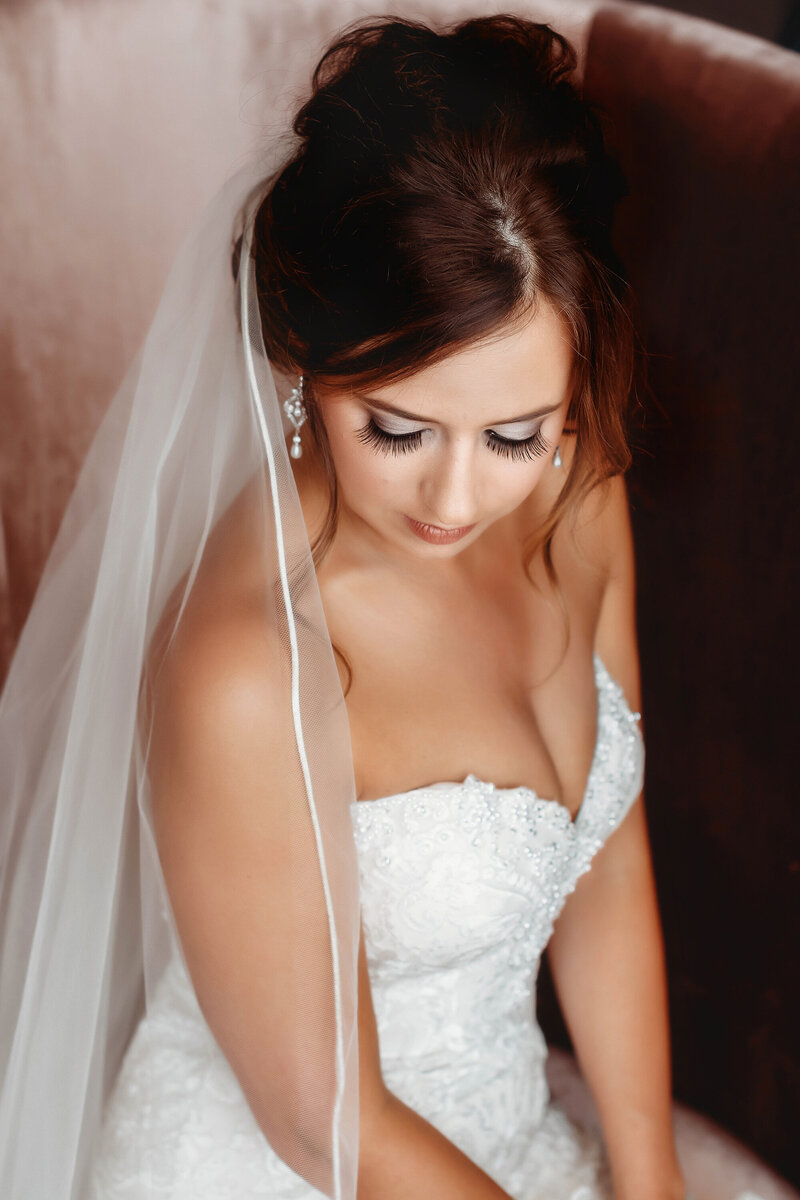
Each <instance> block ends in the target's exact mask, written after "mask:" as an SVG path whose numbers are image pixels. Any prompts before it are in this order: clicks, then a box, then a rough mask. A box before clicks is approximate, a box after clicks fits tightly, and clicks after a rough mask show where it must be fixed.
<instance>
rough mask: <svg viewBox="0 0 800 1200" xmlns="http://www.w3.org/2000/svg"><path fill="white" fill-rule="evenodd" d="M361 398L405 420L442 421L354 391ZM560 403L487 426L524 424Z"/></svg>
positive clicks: (553, 408) (490, 423)
mask: <svg viewBox="0 0 800 1200" xmlns="http://www.w3.org/2000/svg"><path fill="white" fill-rule="evenodd" d="M353 395H354V396H357V397H358V399H359V400H363V401H364V402H365V404H369V405H370V406H371V407H372V408H377V409H380V411H381V412H387V413H391V414H392V416H394V417H402V418H403V420H405V421H414V422H416V423H417V424H418V425H438V424H439V423H440V422H438V421H434V420H433V419H432V418H430V417H421V416H419V414H418V413H410V412H405V410H404V409H402V408H395V406H394V405H393V404H387V403H386V402H385V401H384V400H376V399H375V397H374V396H366V395H365V394H364V393H363V392H353ZM560 407H561V405H560V404H551V405H550V406H549V407H548V408H537V409H536V410H535V411H534V412H529V413H525V414H524V415H523V416H521V417H506V418H505V419H504V420H502V421H490V422H489V423H488V424H487V425H486V426H485V428H486V429H494V427H495V426H496V425H524V424H525V423H526V421H534V420H535V419H536V418H537V417H545V416H547V414H548V413H551V412H555V411H556V409H557V408H560Z"/></svg>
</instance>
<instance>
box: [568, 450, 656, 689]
mask: <svg viewBox="0 0 800 1200" xmlns="http://www.w3.org/2000/svg"><path fill="white" fill-rule="evenodd" d="M565 441H566V443H567V446H566V454H565V453H564V448H563V447H562V458H563V459H564V466H565V467H566V468H567V469H569V464H570V462H571V456H572V452H573V450H574V438H567V439H565ZM564 525H565V529H564V532H563V535H562V536H563V537H564V538H565V539H566V540H567V542H568V545H569V547H570V552H571V553H572V554H574V555H575V561H576V562H580V563H581V564H584V565H586V566H588V568H589V570H590V571H591V573H592V575H593V576H594V577H595V578H599V603H598V606H597V616H596V623H595V626H594V650H595V652H596V653H597V654H598V655H599V657H600V659H601V660H602V662H603V663H604V665H605V666H606V668H607V670H608V671H609V673H610V674H611V676H612V677H613V678H614V679H615V680H616V681H617V682H618V683H619V684H620V686H621V687H622V690H623V692H624V694H625V697H626V699H627V701H628V704H629V705H630V707H631V708H633V709H637V710H638V709H639V708H640V707H641V692H640V679H639V655H638V645H637V635H636V565H635V557H634V544H633V532H632V527H631V516H630V503H629V499H628V489H627V485H626V483H625V478H624V476H622V475H614V476H611V477H610V478H608V479H605V480H603V482H602V483H600V484H598V485H597V486H596V487H594V488H592V490H591V491H590V492H588V493H587V494H586V496H584V497H583V498H582V499H581V501H580V503H579V504H578V506H577V508H576V510H575V512H574V513H573V514H572V515H571V516H569V517H568V518H567V519H566V520H565V522H564Z"/></svg>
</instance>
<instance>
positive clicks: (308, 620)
mask: <svg viewBox="0 0 800 1200" xmlns="http://www.w3.org/2000/svg"><path fill="white" fill-rule="evenodd" d="M266 183H267V173H266V172H265V170H264V168H263V164H262V165H261V168H260V169H259V166H258V165H257V164H251V165H250V166H248V167H246V168H245V169H244V170H242V171H240V172H239V173H238V174H237V175H235V176H234V177H233V178H232V179H231V180H230V181H229V182H228V183H227V184H226V185H225V186H224V187H223V188H222V190H221V191H220V192H219V194H218V195H217V197H216V198H215V199H214V201H213V202H212V204H211V205H210V207H209V208H208V210H207V211H206V213H205V215H204V217H203V219H202V220H201V222H200V223H199V225H198V227H197V228H196V229H195V230H194V231H193V232H192V233H191V234H190V235H189V236H188V237H187V239H186V241H185V242H184V244H183V246H182V248H181V250H180V252H179V254H178V257H177V259H176V262H175V264H174V266H173V269H172V271H171V274H170V276H169V279H168V281H167V284H166V288H165V291H164V294H163V298H162V300H161V303H160V306H159V308H158V311H157V313H156V316H155V318H154V321H153V323H152V326H151V328H150V331H149V333H148V335H147V338H146V340H145V342H144V345H143V347H142V349H141V351H140V353H139V355H138V356H137V358H136V360H135V362H134V363H133V365H132V366H131V368H130V370H129V372H128V374H127V377H126V378H125V380H124V382H123V384H122V386H121V387H120V389H119V391H118V392H117V394H116V396H115V397H114V399H113V401H112V403H111V405H110V407H109V408H108V411H107V413H106V415H105V417H104V419H103V421H102V423H101V425H100V427H99V429H98V432H97V434H96V436H95V438H94V441H93V443H92V446H91V448H90V451H89V454H88V456H87V458H86V461H85V464H84V466H83V469H82V472H81V474H80V477H79V480H78V483H77V486H76V488H75V491H74V493H73V495H72V498H71V500H70V503H69V505H68V508H67V510H66V513H65V516H64V518H63V521H62V524H61V527H60V529H59V533H58V536H57V538H56V541H55V544H54V546H53V548H52V551H51V554H50V557H49V559H48V561H47V564H46V567H45V571H44V574H43V577H42V580H41V583H40V586H39V589H38V591H37V594H36V597H35V600H34V603H33V607H32V609H31V612H30V614H29V617H28V620H27V623H26V625H25V627H24V629H23V632H22V636H21V638H20V641H19V644H18V646H17V649H16V653H15V656H14V658H13V660H12V664H11V669H10V673H9V676H8V678H7V681H6V684H5V688H4V691H3V693H2V697H0V790H1V791H2V812H1V813H0V871H1V878H2V884H1V888H0V1071H2V1093H1V1094H0V1194H2V1196H3V1197H4V1200H80V1198H81V1197H83V1195H84V1190H85V1188H86V1185H87V1173H88V1168H89V1163H90V1160H91V1156H92V1149H93V1146H94V1144H95V1139H96V1137H97V1135H98V1131H99V1129H100V1127H101V1122H102V1117H103V1106H104V1103H105V1102H106V1100H107V1098H108V1097H109V1095H110V1093H111V1090H112V1088H113V1085H114V1081H115V1078H116V1076H117V1073H118V1070H119V1067H120V1063H121V1060H122V1057H123V1055H124V1053H125V1050H126V1047H127V1046H128V1044H129V1042H130V1039H131V1036H132V1034H133V1032H134V1030H135V1029H136V1027H137V1023H138V1022H139V1020H140V1018H141V1017H142V1016H143V1015H144V1014H145V1013H146V1012H147V1010H148V1007H149V1006H150V1005H151V1004H152V1001H153V997H154V995H155V994H156V992H157V989H158V986H159V981H160V980H161V978H162V975H163V972H164V969H165V965H166V964H167V962H168V961H169V960H170V957H171V956H173V955H175V954H178V955H180V956H181V957H183V949H182V945H181V942H180V941H179V938H178V934H177V926H176V923H175V919H174V915H173V912H172V908H171V906H170V902H169V897H168V893H167V889H166V886H165V876H164V873H163V871H162V868H161V863H160V859H159V854H158V851H157V847H156V840H155V836H154V828H153V820H152V807H151V798H152V797H151V790H150V783H149V780H148V770H147V767H148V752H149V748H150V734H151V726H150V725H149V724H148V721H149V717H148V712H149V708H148V705H147V703H146V698H147V692H148V686H149V684H148V681H149V680H152V678H153V677H154V675H156V674H157V672H158V671H159V670H161V669H162V668H163V665H164V663H165V662H166V661H167V659H168V656H169V654H170V653H171V648H172V647H173V646H175V645H177V644H178V643H179V642H180V637H181V631H182V627H183V624H184V622H185V621H186V619H187V616H188V614H190V613H191V611H192V605H193V598H194V597H195V596H196V595H198V594H200V593H201V591H202V589H204V588H205V589H206V594H208V589H210V588H212V587H213V589H214V592H213V603H214V605H215V606H216V608H215V612H216V614H218V619H219V620H220V621H222V620H224V619H225V616H226V613H225V608H226V605H230V606H231V608H233V607H234V606H235V605H236V604H237V603H240V602H241V583H240V581H239V582H237V581H236V580H235V579H233V578H231V579H230V580H229V581H228V580H227V576H226V573H225V572H224V571H223V572H220V570H219V569H218V564H219V561H220V558H221V557H223V558H224V555H225V553H226V547H228V546H229V545H230V544H232V541H233V540H235V539H239V542H238V543H237V544H240V543H242V542H246V543H247V545H248V546H249V547H251V549H252V548H253V547H255V553H252V552H251V553H250V554H249V555H248V558H247V561H248V563H249V569H250V573H249V576H248V585H247V586H248V602H249V604H250V607H251V610H252V609H253V608H255V610H256V611H257V612H258V614H259V620H260V621H261V622H262V624H263V638H264V641H265V643H266V644H268V645H269V647H270V652H271V661H273V663H274V679H273V681H272V694H273V695H274V696H277V697H278V702H277V703H276V705H275V713H276V715H275V722H276V726H277V729H278V733H279V735H280V744H281V746H282V753H281V755H280V756H279V758H280V761H276V764H275V771H274V775H273V776H272V777H271V778H265V779H264V780H263V797H264V798H263V804H264V812H265V814H266V816H267V819H268V820H270V821H273V820H274V829H275V837H276V838H280V839H282V841H281V844H280V847H279V850H280V854H281V855H282V856H284V860H285V861H286V862H288V864H289V867H290V874H289V878H290V880H291V882H290V885H289V887H288V894H287V893H286V892H284V894H283V895H282V896H281V898H280V900H281V914H282V917H281V919H282V928H283V929H284V930H285V929H286V928H287V927H288V928H290V930H291V938H290V939H289V942H288V943H287V942H286V941H285V940H284V942H283V943H282V946H283V949H282V954H283V955H284V958H285V969H284V966H282V967H281V969H279V970H275V971H274V972H273V977H272V978H271V982H270V985H269V986H270V987H272V988H273V989H274V991H275V993H276V995H279V996H280V999H281V1003H280V1004H279V1005H276V1011H278V1012H280V1013H281V1014H283V1015H282V1018H281V1020H280V1021H276V1022H274V1023H273V1025H272V1027H271V1030H270V1033H269V1036H268V1041H269V1044H268V1045H266V1046H263V1047H259V1053H260V1054H261V1056H262V1057H263V1061H264V1062H265V1063H267V1064H269V1062H270V1060H271V1058H272V1057H273V1056H274V1058H275V1060H276V1063H277V1060H278V1058H279V1056H280V1055H281V1054H284V1048H285V1047H286V1046H287V1045H291V1046H293V1047H299V1048H300V1049H299V1050H296V1051H295V1055H296V1057H295V1059H294V1061H295V1063H296V1065H297V1070H296V1072H294V1074H295V1076H296V1077H295V1078H290V1079H288V1080H287V1078H286V1077H285V1073H284V1075H283V1077H282V1078H281V1079H280V1086H279V1084H278V1071H277V1067H276V1083H275V1085H274V1088H273V1091H274V1097H275V1113H276V1119H275V1125H274V1128H273V1127H272V1126H270V1127H266V1128H264V1132H265V1134H266V1136H267V1137H268V1139H269V1140H270V1141H271V1142H272V1143H273V1144H274V1146H275V1148H276V1149H277V1150H278V1152H279V1153H280V1155H281V1157H283V1158H284V1159H285V1160H286V1161H287V1162H288V1163H289V1165H290V1166H291V1167H292V1168H293V1169H294V1170H295V1171H297V1172H298V1174H300V1175H303V1176H304V1177H306V1178H314V1179H317V1180H319V1179H320V1171H321V1172H322V1184H321V1185H319V1186H321V1189H322V1190H323V1191H324V1192H325V1193H326V1194H327V1195H329V1196H332V1197H337V1198H341V1200H354V1198H355V1194H356V1165H357V1158H358V1147H357V1130H358V1120H357V1039H356V1033H355V1008H356V960H357V948H358V932H359V907H358V872H357V861H356V854H355V846H354V842H353V835H352V828H351V824H350V812H349V805H350V803H351V802H352V800H353V797H354V789H353V780H352V760H351V754H350V742H349V732H348V727H347V718H346V712H345V708H344V702H343V697H342V691H341V686H340V682H339V676H338V672H337V669H336V664H335V660H334V655H333V651H332V648H331V644H330V640H329V637H328V633H327V629H326V625H325V620H324V616H323V612H322V607H321V603H320V598H319V593H318V590H317V581H316V575H315V572H314V567H313V562H312V557H311V552H310V548H309V543H308V538H307V535H306V528H305V524H304V521H303V515H302V510H301V507H300V503H299V499H298V495H297V492H296V489H295V485H294V480H293V477H292V471H291V463H290V459H289V456H288V454H287V450H286V440H285V437H286V432H287V430H286V428H285V427H284V421H283V417H282V409H281V405H280V402H279V397H278V392H277V390H276V378H275V377H274V376H273V372H272V369H271V367H270V363H269V361H268V359H267V355H266V353H265V349H264V344H263V341H262V336H261V324H260V319H259V312H258V303H257V297H256V281H255V273H254V268H253V260H252V257H251V255H250V253H249V250H250V237H251V222H252V217H253V214H254V212H255V209H256V207H257V204H258V200H259V198H260V196H261V195H262V194H263V190H264V188H265V186H266ZM240 235H242V236H243V242H242V254H241V259H240V260H239V262H240V265H239V269H238V272H237V268H236V261H237V260H236V256H235V255H233V249H234V245H235V243H236V240H237V238H238V237H239V236H240ZM277 382H278V384H280V380H277ZM254 564H255V567H254ZM210 581H213V583H212V582H210ZM274 732H275V731H272V735H273V736H274ZM287 923H288V924H287ZM185 961H186V960H185V959H184V962H185ZM220 986H221V987H224V986H230V984H229V982H227V981H226V980H220ZM301 1059H302V1061H301ZM285 1061H286V1060H285V1054H284V1057H283V1058H282V1059H281V1063H282V1065H283V1067H284V1068H285ZM267 1074H269V1072H267ZM265 1086H266V1087H267V1091H268V1092H269V1083H267V1084H266V1085H265ZM142 1101H143V1104H146V1102H147V1096H146V1094H145V1095H143V1098H142ZM278 1109H280V1111H278ZM265 1124H266V1125H267V1126H269V1121H267V1122H263V1121H262V1128H263V1127H264V1126H265ZM311 1148H313V1149H311ZM320 1148H322V1149H321V1150H320ZM312 1153H313V1155H314V1157H315V1162H314V1163H313V1164H312V1163H311V1162H310V1161H309V1159H310V1156H311V1155H312ZM320 1159H321V1160H322V1163H323V1166H322V1168H320ZM141 1169H142V1173H143V1177H146V1172H147V1169H148V1165H147V1163H142V1164H141ZM159 1194H160V1193H159Z"/></svg>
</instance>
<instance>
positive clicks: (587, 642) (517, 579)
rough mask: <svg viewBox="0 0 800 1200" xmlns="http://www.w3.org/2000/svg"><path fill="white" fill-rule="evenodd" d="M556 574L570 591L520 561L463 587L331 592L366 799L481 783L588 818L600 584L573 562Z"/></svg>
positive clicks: (333, 628) (360, 790) (364, 587)
mask: <svg viewBox="0 0 800 1200" xmlns="http://www.w3.org/2000/svg"><path fill="white" fill-rule="evenodd" d="M557 568H558V573H559V574H558V577H559V584H560V595H559V594H558V593H557V592H555V591H554V590H553V588H552V586H551V585H550V584H549V583H548V581H547V579H546V578H544V577H542V578H540V579H536V577H534V579H535V583H534V582H531V579H530V578H529V577H528V576H527V575H526V574H525V572H524V570H523V569H522V566H521V562H517V563H515V564H513V566H509V567H508V568H507V569H506V570H504V571H493V572H488V573H486V574H484V575H481V576H479V577H478V579H477V580H475V581H464V582H462V586H458V587H443V588H435V587H430V586H420V585H419V584H417V583H416V582H415V581H414V580H406V581H402V582H398V581H396V580H395V581H394V585H393V586H391V587H387V586H386V581H385V580H371V579H368V578H367V579H361V580H351V581H350V586H349V587H348V588H345V589H341V588H340V589H331V590H330V592H329V593H328V594H327V595H326V592H325V589H324V588H323V602H324V603H325V610H326V617H327V619H328V624H329V629H330V632H331V636H332V639H333V642H334V645H335V646H336V647H337V649H338V650H339V651H340V652H341V653H342V655H343V656H344V658H345V659H346V662H347V669H346V671H345V682H346V684H348V687H347V697H346V702H347V709H348V716H349V720H350V729H351V739H352V749H353V761H354V767H355V774H356V785H357V794H358V797H359V799H360V800H371V799H375V798H377V797H381V796H386V795H391V794H395V793H397V792H403V791H409V790H411V789H413V788H416V787H420V786H423V785H425V784H428V783H431V782H434V781H439V780H460V779H463V778H464V777H465V776H466V775H469V774H474V775H476V776H478V778H481V779H491V780H493V781H495V782H496V783H497V784H498V785H499V786H506V787H509V786H515V785H517V784H523V785H526V786H527V787H530V788H531V789H533V790H535V791H536V792H537V794H538V795H540V796H545V797H548V798H550V799H554V800H558V801H559V802H560V803H562V804H564V805H565V806H566V807H567V808H568V809H569V811H571V812H575V811H577V809H578V807H579V806H580V803H581V800H582V797H583V791H584V788H585V784H586V779H587V775H588V771H589V767H590V764H591V760H592V754H593V752H594V746H595V739H596V731H597V693H596V687H595V680H594V671H593V665H592V653H593V641H594V630H595V627H596V624H597V616H598V612H599V605H600V600H601V588H600V585H599V581H598V580H597V577H596V576H594V577H589V578H587V577H586V576H585V575H582V574H581V572H580V570H575V569H574V566H573V564H571V563H570V562H569V561H568V560H567V559H566V557H565V556H564V555H563V554H562V556H561V561H560V562H559V563H558V564H557Z"/></svg>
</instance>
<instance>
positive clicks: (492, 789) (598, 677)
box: [350, 653, 641, 830]
mask: <svg viewBox="0 0 800 1200" xmlns="http://www.w3.org/2000/svg"><path fill="white" fill-rule="evenodd" d="M592 661H593V665H594V678H595V694H596V698H597V715H596V719H595V720H596V727H595V742H594V750H593V752H592V761H591V764H590V766H589V773H588V775H587V777H586V785H585V787H584V790H583V796H582V798H581V803H580V804H579V806H578V810H577V812H576V813H575V814H574V816H573V814H572V813H571V812H570V810H569V808H568V807H567V805H566V804H564V803H563V802H562V801H561V800H556V799H554V798H551V797H548V796H540V795H539V793H538V792H537V791H536V790H535V789H534V788H531V787H528V786H527V784H524V783H521V784H515V785H509V786H508V787H498V786H497V785H496V784H494V783H490V782H489V781H488V780H485V779H480V778H479V777H478V776H477V775H473V774H471V773H470V774H469V775H466V776H465V778H464V779H461V780H455V779H454V780H442V781H438V782H436V783H423V784H421V785H420V786H419V787H415V788H410V789H409V790H408V791H405V792H392V793H390V794H389V795H387V796H378V797H376V798H375V799H374V800H354V801H353V802H352V804H351V805H350V807H351V809H353V810H359V811H360V810H363V809H371V808H372V807H373V806H377V807H378V809H380V808H383V807H385V806H387V805H396V804H401V803H402V802H403V801H404V800H412V801H413V800H415V799H421V798H422V797H427V796H429V795H435V794H437V793H439V794H440V795H441V794H442V793H445V794H450V793H459V792H463V791H472V790H477V791H481V792H483V793H485V794H491V795H493V796H497V797H500V798H502V797H505V796H508V797H510V798H512V799H514V800H524V801H526V802H528V803H530V804H533V805H537V806H542V805H545V806H547V807H548V808H552V810H553V811H554V812H558V814H559V815H560V816H562V817H563V819H564V820H565V821H566V822H567V824H568V825H569V827H570V828H571V829H573V830H574V829H576V828H577V827H578V825H579V823H580V819H581V814H582V813H583V811H584V808H585V805H586V798H587V796H588V795H589V793H590V791H591V784H592V778H593V776H594V773H595V771H596V769H597V766H598V758H599V750H600V729H601V716H602V694H603V687H602V685H603V684H605V686H606V688H608V689H611V691H613V692H614V693H615V698H616V701H617V704H618V705H619V707H620V708H621V709H622V710H623V712H624V713H625V714H626V715H627V717H628V719H629V720H630V721H639V720H641V713H639V712H634V711H632V710H631V708H630V707H629V705H628V703H627V701H626V700H625V695H624V693H623V691H622V688H621V687H620V685H619V684H618V683H617V681H616V680H615V679H614V677H613V676H612V675H611V674H610V673H609V671H608V670H607V669H606V666H605V664H604V662H603V660H602V659H601V657H600V655H599V654H597V653H595V654H593V655H592Z"/></svg>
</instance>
